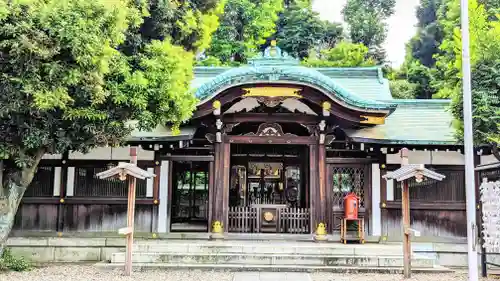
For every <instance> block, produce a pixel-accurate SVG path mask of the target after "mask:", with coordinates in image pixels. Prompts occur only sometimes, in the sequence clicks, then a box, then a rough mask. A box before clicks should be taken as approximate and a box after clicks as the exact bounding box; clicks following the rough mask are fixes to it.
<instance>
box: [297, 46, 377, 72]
mask: <svg viewBox="0 0 500 281" xmlns="http://www.w3.org/2000/svg"><path fill="white" fill-rule="evenodd" d="M302 64H303V65H306V66H311V67H356V66H357V67H360V66H374V65H376V62H375V60H373V58H371V57H370V55H369V50H368V48H367V47H366V46H365V45H363V44H361V43H359V44H354V43H349V42H345V41H342V42H340V43H338V44H337V45H336V46H335V47H334V48H331V49H326V50H322V51H321V52H320V55H319V58H316V57H310V58H308V59H306V60H304V61H303V62H302Z"/></svg>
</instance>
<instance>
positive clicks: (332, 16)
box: [313, 0, 420, 67]
mask: <svg viewBox="0 0 500 281" xmlns="http://www.w3.org/2000/svg"><path fill="white" fill-rule="evenodd" d="M345 2H346V0H313V9H314V10H315V11H317V12H318V13H319V14H320V15H321V18H322V19H325V20H329V21H335V22H342V15H341V10H342V8H343V7H344V5H345ZM419 2H420V1H419V0H396V12H395V14H394V15H393V16H392V17H391V18H390V19H389V20H388V21H387V23H388V24H389V29H388V35H387V40H386V42H385V46H384V47H385V49H386V50H387V56H388V59H389V60H390V61H391V62H392V64H393V66H395V67H396V66H399V65H401V63H403V61H404V56H405V44H406V42H408V40H410V38H411V37H413V35H414V34H415V32H416V29H415V24H416V23H417V19H416V17H415V9H416V7H417V6H418V4H419Z"/></svg>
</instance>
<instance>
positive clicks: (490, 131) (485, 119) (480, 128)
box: [452, 60, 500, 144]
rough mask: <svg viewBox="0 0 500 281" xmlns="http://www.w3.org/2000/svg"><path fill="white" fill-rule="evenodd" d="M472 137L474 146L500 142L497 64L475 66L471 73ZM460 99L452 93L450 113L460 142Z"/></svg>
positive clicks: (499, 66) (484, 62) (499, 69)
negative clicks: (453, 118) (454, 121)
mask: <svg viewBox="0 0 500 281" xmlns="http://www.w3.org/2000/svg"><path fill="white" fill-rule="evenodd" d="M472 76H473V79H472V104H473V110H472V116H473V125H472V126H473V128H474V130H473V135H474V141H475V143H476V144H484V143H490V142H496V143H500V142H498V140H499V139H500V127H499V126H498V125H499V123H500V60H496V61H491V60H481V61H479V62H476V64H475V66H474V69H473V73H472ZM462 105H463V95H462V94H461V92H460V91H455V92H454V95H453V102H452V113H453V115H454V116H455V118H456V119H457V121H456V125H457V129H458V130H457V138H458V139H462V138H463V123H462V122H461V120H463V107H462Z"/></svg>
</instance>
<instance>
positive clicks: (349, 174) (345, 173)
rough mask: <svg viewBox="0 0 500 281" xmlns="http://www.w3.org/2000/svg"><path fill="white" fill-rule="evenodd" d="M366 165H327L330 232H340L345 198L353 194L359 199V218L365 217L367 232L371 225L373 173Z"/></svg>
mask: <svg viewBox="0 0 500 281" xmlns="http://www.w3.org/2000/svg"><path fill="white" fill-rule="evenodd" d="M369 167H370V166H369V165H365V164H328V165H327V176H328V179H327V196H328V201H327V204H328V206H327V209H328V213H327V218H328V221H329V227H328V228H329V230H330V231H331V232H332V231H333V232H336V231H340V222H341V220H342V218H343V216H344V197H345V196H346V195H347V194H349V193H351V192H353V193H355V194H356V195H357V196H358V197H359V216H360V217H364V219H365V226H366V230H368V225H369V211H370V203H371V202H370V198H371V195H370V194H371V188H370V187H371V171H370V168H369Z"/></svg>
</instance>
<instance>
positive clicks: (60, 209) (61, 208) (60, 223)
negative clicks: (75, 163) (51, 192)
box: [57, 152, 69, 235]
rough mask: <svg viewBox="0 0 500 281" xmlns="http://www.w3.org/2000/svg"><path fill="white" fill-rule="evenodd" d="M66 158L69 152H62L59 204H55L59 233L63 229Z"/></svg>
mask: <svg viewBox="0 0 500 281" xmlns="http://www.w3.org/2000/svg"><path fill="white" fill-rule="evenodd" d="M68 159H69V152H64V153H63V154H62V161H61V163H62V167H61V175H60V176H61V179H60V189H59V205H58V206H57V232H58V233H59V235H61V234H62V231H63V230H64V213H65V212H64V209H65V206H64V202H65V201H64V198H66V188H67V184H68V167H69V166H68Z"/></svg>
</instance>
